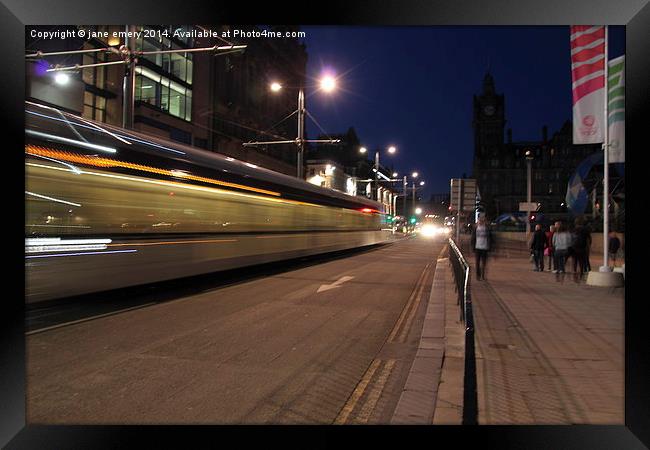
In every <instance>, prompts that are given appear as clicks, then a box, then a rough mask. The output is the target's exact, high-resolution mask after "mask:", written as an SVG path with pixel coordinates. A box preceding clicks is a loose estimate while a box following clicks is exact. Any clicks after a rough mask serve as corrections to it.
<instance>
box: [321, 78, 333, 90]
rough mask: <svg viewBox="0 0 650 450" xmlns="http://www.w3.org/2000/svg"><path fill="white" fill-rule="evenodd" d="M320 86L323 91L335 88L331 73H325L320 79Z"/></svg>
mask: <svg viewBox="0 0 650 450" xmlns="http://www.w3.org/2000/svg"><path fill="white" fill-rule="evenodd" d="M320 88H321V89H322V90H324V91H325V92H332V91H333V90H334V89H335V88H336V78H334V77H333V76H331V75H325V76H324V77H323V78H322V79H321V80H320Z"/></svg>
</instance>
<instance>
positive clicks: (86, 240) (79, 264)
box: [25, 102, 390, 303]
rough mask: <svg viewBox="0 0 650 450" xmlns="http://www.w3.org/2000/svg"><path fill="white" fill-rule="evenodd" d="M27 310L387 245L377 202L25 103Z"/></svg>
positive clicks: (210, 153)
mask: <svg viewBox="0 0 650 450" xmlns="http://www.w3.org/2000/svg"><path fill="white" fill-rule="evenodd" d="M25 112H26V126H25V174H26V179H25V184H26V187H25V267H26V302H27V303H32V302H38V301H42V300H48V299H54V298H61V297H68V296H73V295H79V294H86V293H91V292H97V291H104V290H109V289H115V288H120V287H126V286H134V285H138V284H146V283H152V282H156V281H161V280H167V279H172V278H179V277H185V276H191V275H197V274H204V273H209V272H217V271H220V270H225V269H232V268H237V267H243V266H247V265H252V264H260V263H266V262H271V261H278V260H283V259H289V258H295V257H300V256H306V255H313V254H318V253H326V252H332V251H337V250H344V249H350V248H355V247H361V246H367V245H373V244H378V243H382V242H385V241H387V240H388V239H389V238H390V231H388V230H387V226H386V225H385V224H384V221H385V215H384V214H382V213H381V212H380V204H379V203H377V202H374V201H371V200H368V199H365V198H360V197H353V196H350V195H347V194H344V193H341V192H338V191H334V190H330V189H325V188H321V187H318V186H315V185H312V184H310V183H307V182H305V181H303V180H299V179H296V178H293V177H290V176H287V175H283V174H280V173H276V172H273V171H270V170H266V169H263V168H261V167H258V166H256V165H254V164H250V163H245V162H241V161H238V160H235V159H233V158H229V157H225V156H222V155H219V154H215V153H212V152H208V151H205V150H200V149H196V148H193V147H189V146H185V145H182V144H178V143H175V142H169V141H165V140H161V139H156V138H153V137H150V136H146V135H143V134H140V133H137V132H133V131H126V130H124V129H121V128H117V127H112V126H109V125H106V124H103V123H98V122H93V121H90V120H86V119H83V118H81V117H78V116H75V115H71V114H68V113H66V112H62V111H60V110H57V109H54V108H50V107H47V106H43V105H39V104H35V103H31V102H27V104H26V111H25Z"/></svg>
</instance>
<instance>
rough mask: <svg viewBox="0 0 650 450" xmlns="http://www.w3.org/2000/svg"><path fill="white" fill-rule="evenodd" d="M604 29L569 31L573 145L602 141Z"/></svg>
mask: <svg viewBox="0 0 650 450" xmlns="http://www.w3.org/2000/svg"><path fill="white" fill-rule="evenodd" d="M606 48H607V47H606V43H605V27H604V26H589V25H576V26H572V27H571V81H572V83H573V84H572V89H573V143H574V144H594V143H602V142H603V141H604V140H605V131H604V127H605V126H607V125H606V123H607V122H606V121H605V59H606V56H605V54H606Z"/></svg>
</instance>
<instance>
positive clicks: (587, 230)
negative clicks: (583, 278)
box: [585, 224, 592, 272]
mask: <svg viewBox="0 0 650 450" xmlns="http://www.w3.org/2000/svg"><path fill="white" fill-rule="evenodd" d="M585 232H586V234H587V252H586V253H585V271H586V272H591V263H590V262H589V255H590V254H591V241H592V239H591V228H590V227H589V224H585Z"/></svg>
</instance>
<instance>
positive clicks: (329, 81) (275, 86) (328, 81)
mask: <svg viewBox="0 0 650 450" xmlns="http://www.w3.org/2000/svg"><path fill="white" fill-rule="evenodd" d="M269 88H270V89H271V91H273V92H279V91H281V90H282V88H283V86H282V84H281V83H279V82H277V81H274V82H273V83H271V85H270V86H269ZM335 88H336V79H335V78H334V77H332V76H330V75H326V76H324V77H323V78H321V80H320V90H322V91H325V92H332V91H333V90H334V89H335ZM293 114H297V116H298V136H297V137H296V138H295V139H294V140H286V141H283V140H280V141H265V142H260V141H257V142H245V143H244V144H242V145H243V146H244V147H252V146H256V145H269V144H296V146H297V147H298V152H297V153H298V155H297V161H296V164H297V166H298V168H297V171H296V176H297V177H298V178H300V179H301V180H302V179H304V178H305V176H304V173H303V158H304V153H305V143H306V142H312V143H323V144H336V143H338V142H341V140H340V139H305V115H309V112H308V111H307V109H306V108H305V88H304V86H302V85H300V87H299V88H298V109H297V110H296V111H294V112H293V113H291V114H290V115H289V116H287V117H286V118H285V119H288V118H289V117H291V116H292V115H293ZM310 117H311V116H310ZM312 120H314V119H313V117H312ZM277 125H279V124H277ZM277 125H276V126H277Z"/></svg>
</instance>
